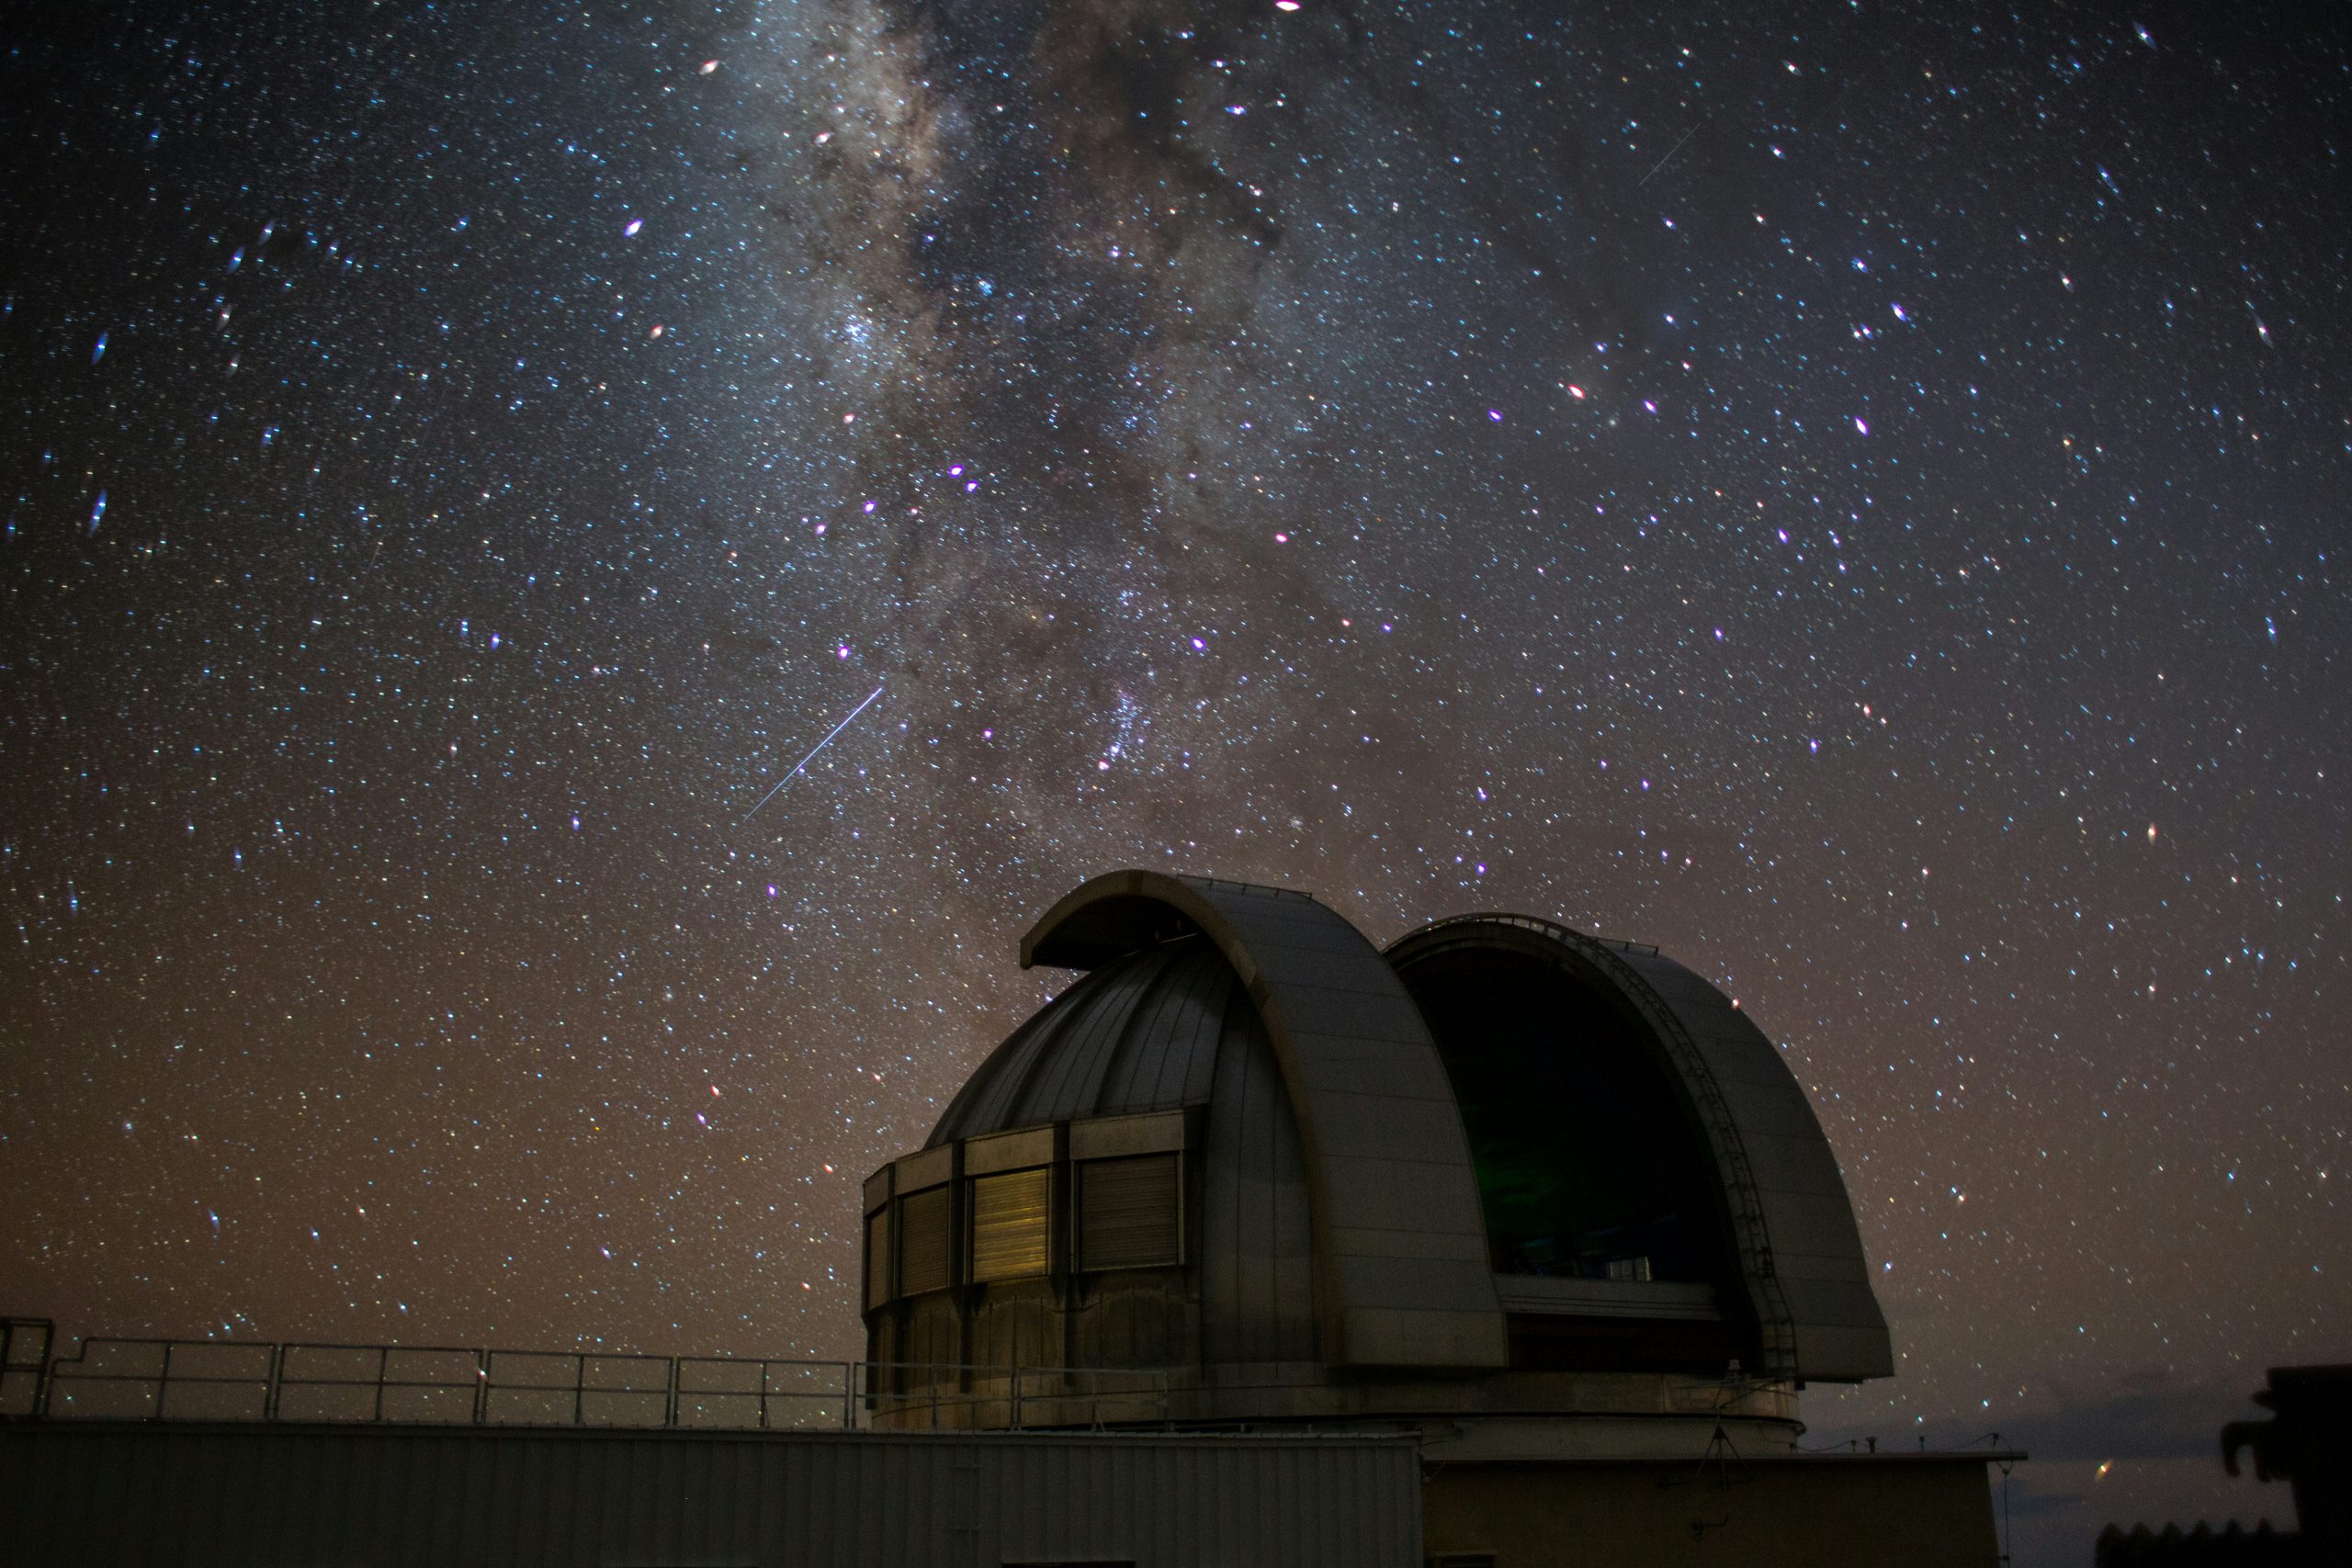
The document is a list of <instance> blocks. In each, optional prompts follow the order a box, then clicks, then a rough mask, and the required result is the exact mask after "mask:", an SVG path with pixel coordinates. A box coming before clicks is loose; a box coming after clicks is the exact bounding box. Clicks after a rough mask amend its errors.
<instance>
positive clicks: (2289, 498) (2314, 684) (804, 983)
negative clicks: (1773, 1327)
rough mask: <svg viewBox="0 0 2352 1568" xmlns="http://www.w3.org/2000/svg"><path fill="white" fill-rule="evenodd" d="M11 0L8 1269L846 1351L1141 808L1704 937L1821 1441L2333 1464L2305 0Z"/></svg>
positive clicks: (2345, 53) (322, 1309)
mask: <svg viewBox="0 0 2352 1568" xmlns="http://www.w3.org/2000/svg"><path fill="white" fill-rule="evenodd" d="M0 68H4V69H5V76H0V100H5V101H6V103H7V104H9V106H10V109H9V111H8V114H7V116H6V131H5V139H6V146H7V148H8V151H9V157H10V160H11V163H12V164H13V168H12V176H11V178H10V179H9V180H8V181H6V183H5V184H0V263H4V264H5V265H0V907H5V913H6V944H5V956H0V1053H5V1055H4V1056H0V1063H4V1064H5V1072H0V1186H5V1189H6V1191H7V1192H8V1194H9V1201H8V1202H7V1204H6V1208H5V1214H4V1215H0V1277H5V1279H6V1281H7V1287H6V1303H0V1304H5V1306H6V1308H7V1309H8V1310H11V1311H17V1312H30V1313H38V1314H49V1315H51V1316H54V1317H56V1318H57V1319H58V1320H59V1321H60V1324H61V1326H62V1327H63V1328H64V1329H65V1330H66V1331H67V1332H68V1333H97V1332H118V1333H133V1332H153V1333H166V1334H177V1335H204V1334H213V1335H233V1336H237V1337H260V1338H281V1339H283V1338H333V1339H345V1340H373V1339H380V1338H398V1339H401V1340H403V1341H407V1342H411V1343H456V1344H469V1345H470V1344H478V1343H499V1344H512V1345H524V1346H560V1347H571V1346H573V1345H582V1346H609V1347H623V1348H636V1349H644V1350H649V1351H658V1352H664V1353H670V1352H697V1353H698V1352H709V1351H718V1350H730V1351H736V1352H741V1353H747V1354H748V1353H759V1354H767V1355H793V1354H808V1355H817V1356H831V1357H843V1356H853V1355H854V1354H856V1353H857V1349H858V1345H859V1336H858V1333H857V1329H856V1318H855V1312H854V1286H855V1277H856V1256H855V1244H854V1238H855V1232H856V1223H857V1216H856V1198H855V1193H856V1190H857V1183H858V1181H859V1179H861V1178H862V1177H863V1176H864V1175H865V1173H866V1172H867V1171H868V1170H870V1169H871V1168H874V1167H875V1166H876V1165H877V1164H878V1163H880V1162H881V1161H882V1160H883V1159H885V1158H887V1157H888V1156H890V1155H892V1154H895V1153H897V1152H899V1151H901V1150H903V1149H905V1148H907V1147H910V1146H912V1145H915V1144H917V1143H918V1142H920V1140H921V1138H922V1135H923V1134H924V1133H925V1132H926V1131H927V1129H928V1127H929V1125H930V1122H931V1121H932V1120H933V1117H934V1116H935V1115H936V1114H937V1112H938V1111H939V1110H940V1109H941V1107H942V1106H943V1105H944V1102H945V1100H946V1098H947V1097H948V1096H949V1095H950V1094H951V1093H952V1092H953V1090H954V1089H955V1088H956V1085H957V1084H958V1083H959V1082H960V1081H961V1079H962V1077H963V1076H964V1075H965V1074H966V1073H967V1071H968V1070H969V1069H970V1068H971V1067H972V1066H974V1065H975V1064H976V1063H977V1062H978V1059H979V1058H980V1057H981V1055H984V1054H985V1052H986V1051H987V1049H988V1048H989V1046H990V1045H991V1044H992V1043H994V1042H995V1041H996V1040H998V1039H999V1038H1001V1036H1002V1035H1003V1034H1004V1033H1005V1032H1007V1031H1009V1030H1010V1028H1011V1027H1012V1025H1013V1024H1014V1023H1015V1022H1016V1021H1018V1020H1019V1019H1020V1018H1022V1017H1023V1016H1024V1015H1025V1013H1026V1012H1027V1011H1028V1010H1030V1009H1032V1008H1034V1007H1035V1005H1036V1004H1037V1003H1038V1002H1039V1001H1041V1000H1042V999H1043V998H1046V997H1047V996H1049V995H1050V994H1052V992H1053V991H1054V990H1055V989H1056V988H1057V987H1058V986H1059V985H1060V984H1062V983H1064V982H1065V981H1066V979H1067V976H1056V975H1052V974H1049V973H1046V972H1035V973H1031V974H1026V975H1024V974H1023V973H1021V972H1020V971H1018V970H1017V968H1016V967H1015V964H1014V960H1013V945H1014V942H1015V940H1016V938H1017V936H1018V934H1019V932H1020V931H1022V930H1023V929H1024V928H1025V926H1026V925H1027V924H1028V922H1029V921H1030V920H1031V919H1034V918H1035V915H1036V914H1037V913H1039V912H1040V911H1042V909H1043V908H1045V907H1046V905H1048V904H1049V903H1050V902H1052V900H1053V899H1055V898H1056V897H1058V896H1059V895H1060V894H1061V893H1063V892H1065V891H1067V890H1068V889H1069V887H1070V886H1074V885H1075V884H1076V883H1078V882H1079V881H1080V880H1081V879H1083V878H1084V877H1085V876H1088V875H1090V874H1095V873H1097V872H1100V871H1103V870H1107V869H1111V868H1114V867H1116V866H1120V865H1128V864H1148V865H1156V866H1164V867H1169V868H1173V869H1179V870H1184V871H1191V872H1198V873H1206V874H1221V875H1227V876H1233V877H1238V878H1246V879H1250V880H1255V881H1261V882H1272V883H1280V884H1283V885H1286V886H1295V887H1298V888H1302V889H1306V890H1309V891H1313V892H1315V893H1317V894H1318V895H1320V896H1322V897H1325V898H1326V899H1327V901H1329V902H1330V903H1331V904H1332V905H1333V906H1334V907H1336V908H1339V909H1340V910H1341V911H1342V912H1344V913H1346V914H1347V915H1348V916H1350V917H1351V919H1355V920H1356V921H1357V922H1358V923H1359V924H1361V925H1362V926H1363V927H1364V928H1365V929H1366V930H1367V931H1369V932H1371V933H1372V934H1373V935H1374V936H1375V937H1377V938H1379V939H1381V940H1384V941H1385V940H1386V939H1388V938H1391V937H1393V936H1395V935H1397V934H1398V933H1400V932H1402V931H1406V930H1408V929H1409V928H1411V927H1412V926H1413V925H1415V924H1418V923H1419V922H1420V921H1422V920H1424V919H1431V918H1434V917H1437V916H1441V915H1444V914H1450V913H1457V912H1461V911H1463V910H1466V909H1472V908H1510V909H1517V910H1523V911H1527V912H1532V913H1539V914H1543V915H1547V916H1553V917H1557V918H1564V919H1568V920H1571V921H1573V922H1576V923H1577V924H1579V925H1583V926H1585V927H1588V928H1591V929H1598V930H1600V931H1603V932H1606V933H1608V934H1612V935H1621V936H1629V937H1635V938H1640V939H1643V940H1647V941H1652V942H1658V943H1660V944H1661V945H1663V946H1664V947H1665V948H1666V950H1667V951H1668V952H1669V953H1673V954H1675V955H1677V956H1679V957H1680V958H1682V959H1683V960H1685V961H1686V962H1688V963H1691V964H1693V965H1694V966H1695V967H1697V968H1699V969H1701V970H1702V972H1705V973H1707V974H1709V975H1711V976H1714V977H1716V978H1717V979H1718V980H1719V982H1720V983H1721V984H1723V985H1724V987H1726V988H1727V989H1729V990H1731V991H1732V992H1733V993H1734V994H1736V995H1737V996H1738V997H1740V998H1741V1003H1742V1006H1743V1007H1745V1008H1747V1010H1749V1011H1750V1012H1751V1013H1752V1014H1753V1015H1754V1016H1755V1017H1756V1018H1757V1019H1758V1021H1759V1022H1760V1023H1762V1024H1763V1026H1764V1027H1765V1028H1766V1030H1767V1031H1768V1032H1771V1033H1772V1034H1773V1035H1774V1036H1775V1037H1776V1038H1778V1039H1781V1040H1782V1041H1784V1042H1785V1043H1786V1044H1787V1047H1788V1057H1789V1060H1790V1062H1791V1064H1792V1066H1793V1067H1794V1068H1795V1069H1796V1070H1797V1071H1798V1073H1799V1074H1800V1076H1801V1077H1803V1079H1804V1082H1805V1083H1806V1085H1807V1086H1808V1088H1809V1089H1811V1090H1812V1091H1813V1094H1814V1097H1815V1105H1816V1107H1817V1110H1818V1111H1819V1113H1820V1115H1821V1118H1822V1120H1823V1122H1824V1125H1825V1127H1826V1130H1827V1132H1828V1134H1829V1135H1830V1138H1831V1140H1832V1142H1833V1144H1834V1145H1835V1146H1836V1148H1837V1151H1838V1156H1839V1157H1840V1159H1841V1161H1842V1163H1843V1165H1844V1168H1845V1171H1846V1175H1847V1179H1848V1181H1849V1185H1850V1187H1851V1189H1852V1192H1853V1196H1854V1200H1855V1202H1856V1207H1857V1209H1858V1211H1859V1213H1860V1224H1861V1230H1862V1236H1863V1240H1864V1243H1865V1246H1866V1248H1867V1250H1868V1251H1869V1253H1870V1256H1871V1258H1872V1260H1873V1263H1874V1266H1876V1267H1877V1269H1879V1273H1878V1280H1877V1282H1878V1287H1879V1291H1880V1295H1881V1299H1882V1301H1883V1303H1884V1305H1885V1307H1886V1309H1887V1312H1888V1314H1889V1316H1890V1319H1891V1320H1892V1322H1893V1324H1894V1331H1895V1336H1896V1340H1897V1348H1898V1350H1899V1351H1900V1352H1901V1353H1902V1356H1903V1361H1902V1366H1903V1371H1902V1374H1901V1375H1900V1376H1899V1377H1898V1378H1896V1379H1894V1380H1893V1381H1892V1382H1889V1383H1886V1384H1879V1385H1871V1386H1868V1387H1865V1388H1863V1389H1860V1390H1856V1391H1849V1392H1838V1391H1833V1390H1826V1389H1823V1390H1816V1391H1814V1392H1813V1393H1809V1394H1808V1395H1807V1399H1806V1405H1807V1413H1808V1418H1809V1419H1810V1420H1812V1421H1813V1422H1814V1423H1815V1435H1816V1437H1819V1438H1823V1439H1824V1440H1826V1439H1827V1438H1831V1437H1837V1436H1851V1435H1860V1434H1865V1433H1875V1434H1882V1435H1884V1436H1886V1437H1887V1438H1888V1439H1889V1440H1895V1441H1905V1440H1908V1439H1909V1438H1911V1437H1912V1436H1913V1435H1914V1434H1920V1435H1927V1436H1929V1437H1931V1438H1933V1439H1934V1440H1935V1441H1938V1442H1946V1441H1960V1440H1965V1439H1967V1438H1974V1437H1976V1436H1978V1435H1979V1434H1980V1433H1983V1432H1985V1431H1990V1430H1996V1429H1997V1430H2000V1431H2002V1432H2003V1433H2004V1434H2006V1435H2007V1436H2008V1437H2009V1438H2012V1439H2013V1440H2016V1441H2018V1442H2020V1443H2022V1444H2023V1445H2025V1446H2027V1447H2030V1448H2032V1449H2033V1450H2035V1451H2036V1453H2037V1454H2038V1455H2040V1456H2041V1457H2040V1458H2039V1459H2038V1460H2037V1461H2036V1462H2035V1463H2034V1464H2033V1465H2031V1466H2029V1467H2027V1470H2026V1471H2025V1472H2021V1473H2020V1477H2019V1479H2018V1482H2017V1483H2014V1486H2013V1492H2012V1498H2013V1506H2014V1507H2015V1508H2016V1510H2017V1513H2018V1530H2019V1532H2020V1533H2019V1538H2018V1539H2019V1543H2020V1552H2021V1555H2027V1556H2029V1557H2030V1551H2041V1552H2044V1553H2047V1554H2048V1555H2046V1557H2045V1558H2044V1559H2043V1560H2047V1561H2052V1562H2056V1561H2076V1560H2079V1559H2080V1558H2081V1556H2082V1555H2083V1553H2084V1552H2085V1551H2086V1545H2085V1544H2084V1543H2086V1541H2087V1540H2088V1536H2089V1533H2090V1532H2091V1531H2093V1530H2095V1529H2097V1528H2098V1525H2099V1524H2100V1523H2103V1522H2104V1521H2105V1520H2106V1519H2107V1518H2109V1517H2119V1518H2124V1519H2127V1520H2129V1519H2132V1518H2138V1517H2152V1518H2158V1519H2161V1518H2163V1517H2193V1516H2194V1515H2196V1514H2198V1513H2199V1512H2200V1511H2201V1512H2203V1513H2204V1514H2206V1515H2208V1516H2210V1517H2224V1516H2226V1515H2227V1514H2229V1513H2232V1512H2235V1513H2237V1514H2238V1515H2239V1516H2241V1517H2246V1518H2248V1519H2251V1518H2253V1517H2256V1516H2258V1515H2262V1514H2267V1515H2269V1516H2271V1517H2275V1518H2278V1519H2280V1520H2282V1521H2283V1520H2285V1519H2286V1518H2288V1517H2290V1505H2289V1504H2288V1502H2287V1500H2286V1498H2285V1496H2284V1495H2283V1493H2281V1492H2280V1491H2279V1490H2278V1489H2277V1488H2267V1489H2265V1488H2258V1487H2256V1486H2255V1485H2254V1484H2253V1483H2251V1482H2247V1483H2236V1484H2233V1485H2225V1484H2224V1483H2222V1479H2221V1476H2220V1472H2219V1468H2218V1466H2217V1465H2216V1464H2215V1463H2214V1462H2213V1460H2212V1458H2211V1454H2212V1440H2213V1438H2212V1434H2213V1430H2214V1428H2215V1427H2217V1426H2218V1425H2219V1423H2220V1422H2221V1421H2222V1420H2225V1419H2229V1418H2233V1417H2234V1416H2241V1415H2248V1414H2252V1411H2251V1409H2250V1407H2247V1406H2245V1404H2244V1395H2245V1393H2247V1392H2248V1391H2250V1390H2251V1389H2253V1388H2255V1387H2256V1386H2258V1385H2259V1383H2260V1381H2261V1379H2260V1369H2261V1368H2263V1367H2264V1366H2266V1365H2268V1364H2273V1363H2281V1362H2293V1361H2310V1360H2322V1359H2331V1358H2332V1359H2346V1358H2347V1357H2352V1305H2347V1298H2346V1292H2345V1289H2344V1285H2343V1283H2342V1281H2343V1280H2344V1278H2345V1276H2346V1273H2347V1272H2352V1225H2348V1224H2347V1223H2346V1217H2345V1215H2344V1213H2343V1212H2342V1210H2341V1208H2340V1207H2339V1204H2338V1201H2337V1194H2338V1192H2339V1190H2341V1189H2343V1188H2344V1187H2345V1186H2346V1175H2345V1171H2344V1167H2345V1165H2346V1162H2347V1161H2352V1147H2347V1138H2348V1137H2352V1066H2347V1061H2352V1056H2347V1053H2346V1048H2345V1036H2344V1032H2343V1028H2342V1024H2341V1021H2340V1020H2341V1018H2342V1016H2343V1014H2344V1013H2345V1011H2346V1009H2347V1007H2352V974H2347V959H2346V952H2347V918H2346V908H2345V902H2344V900H2345V895H2346V878H2347V855H2346V845H2347V839H2352V834H2347V821H2346V795H2345V780H2346V776H2347V773H2352V754H2348V753H2352V743H2347V739H2346V738H2347V734H2352V712H2347V706H2348V705H2347V701H2346V695H2345V685H2346V679H2347V677H2352V665H2347V662H2346V652H2345V649H2346V645H2347V639H2348V638H2352V603H2347V596H2346V589H2347V581H2346V568H2345V565H2344V563H2343V561H2342V559H2341V552H2342V551H2343V550H2344V549H2345V548H2346V545H2347V543H2348V542H2352V541H2347V538H2346V500H2345V498H2346V495H2347V494H2352V374H2348V373H2347V370H2346V364H2347V349H2352V344H2347V341H2346V331H2345V328H2344V325H2343V320H2344V313H2345V308H2346V276H2352V275H2347V270H2346V261H2347V258H2346V237H2347V236H2352V178H2348V177H2347V173H2348V172H2347V169H2346V139H2347V136H2352V112H2348V111H2352V75H2348V74H2347V72H2352V48H2347V33H2346V28H2345V26H2344V24H2343V23H2342V21H2341V19H2340V17H2338V16H2337V15H2336V14H2335V13H2334V12H2332V11H2327V10H2322V9H2313V10H2312V11H2310V12H2308V13H2304V12H2298V11H2296V10H2294V9H2293V8H2291V7H2288V8H2259V9H2257V10H2256V11H2253V12H2247V13H2245V14H2238V15H2233V16H2231V17H2230V18H2229V20H2228V22H2227V23H2226V24H2222V23H2221V22H2219V21H2217V20H2212V19H2209V18H2207V17H2206V16H2205V15H2204V14H2203V13H2202V12H2198V13H2193V14H2192V13H2187V12H2183V11H2179V10H2177V9H2166V8H2164V7H2155V8H2152V9H2149V10H2146V11H2144V12H2143V14H2141V15H2140V16H2139V17H2136V18H2135V17H2130V16H2127V15H2126V14H2125V13H2123V12H2120V11H2113V10H2103V9H2102V8H2098V7H2080V8H2064V7H2032V8H2028V9H2027V10H2026V11H2025V12H2024V13H2023V14H2013V13H2009V12H2004V11H2001V10H1998V9H1995V8H1972V7H1959V8H1953V7H1948V6H1924V5H1919V6H1908V7H1900V6H1888V5H1882V4H1878V3H1876V0H1871V3H1869V4H1860V5H1843V6H1735V5H1728V4H1723V3H1721V0H1705V3H1702V4H1695V5H1691V6H1680V7H1665V8H1656V7H1645V6H1622V5H1609V4H1598V5H1593V6H1573V7H1552V6H1532V5H1523V4H1522V5H1510V4H1501V3H1491V0H1472V3H1470V4H1465V5H1463V6H1448V7H1424V6H1388V5H1383V4H1378V3H1371V0H1302V3H1300V4H1298V5H1295V6H1287V5H1284V4H1283V3H1281V0H1231V3H1228V0H1206V3H1203V4H1196V5H1192V6H1180V5H1176V4H1172V3H1170V0H1055V3H1047V0H1030V3H1027V4H1011V5H1003V6H970V5H964V4H957V3H932V0H803V3H799V4H794V3H790V0H722V3H720V4H717V5H709V4H702V5H679V4H672V3H670V0H639V3H638V4H634V5H628V6H622V5H614V4H605V3H603V0H597V3H595V4H592V5H588V6H572V5H545V4H515V5H489V4H482V3H479V0H445V3H438V4H426V3H419V0H379V3H376V4H371V5H365V6H361V5H352V6H268V5H249V4H235V5H231V4H216V5H179V6H172V5H164V4H130V5H125V4H120V3H117V4H115V5H113V6H87V7H72V8H58V9H56V12H55V14H53V15H48V16H44V17H41V18H39V19H38V20H37V21H36V23H35V24H34V26H33V27H32V28H30V29H18V30H17V32H16V33H15V35H14V36H12V38H11V39H10V40H9V41H8V42H7V44H6V54H5V61H0ZM861 705H862V706H861ZM844 721H846V722H844ZM820 742H822V743H823V744H822V745H821V747H820ZM812 748H816V750H814V751H813V754H812ZM804 760H805V761H804ZM796 764H799V766H798V767H797V771H796ZM2102 1462H2106V1463H2109V1465H2110V1466H2111V1469H2110V1471H2109V1472H2107V1473H2105V1474H2104V1475H2103V1476H2102V1474H2101V1472H2098V1469H2097V1467H2098V1465H2099V1464H2100V1463H2102ZM2029 1548H2030V1551H2029Z"/></svg>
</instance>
